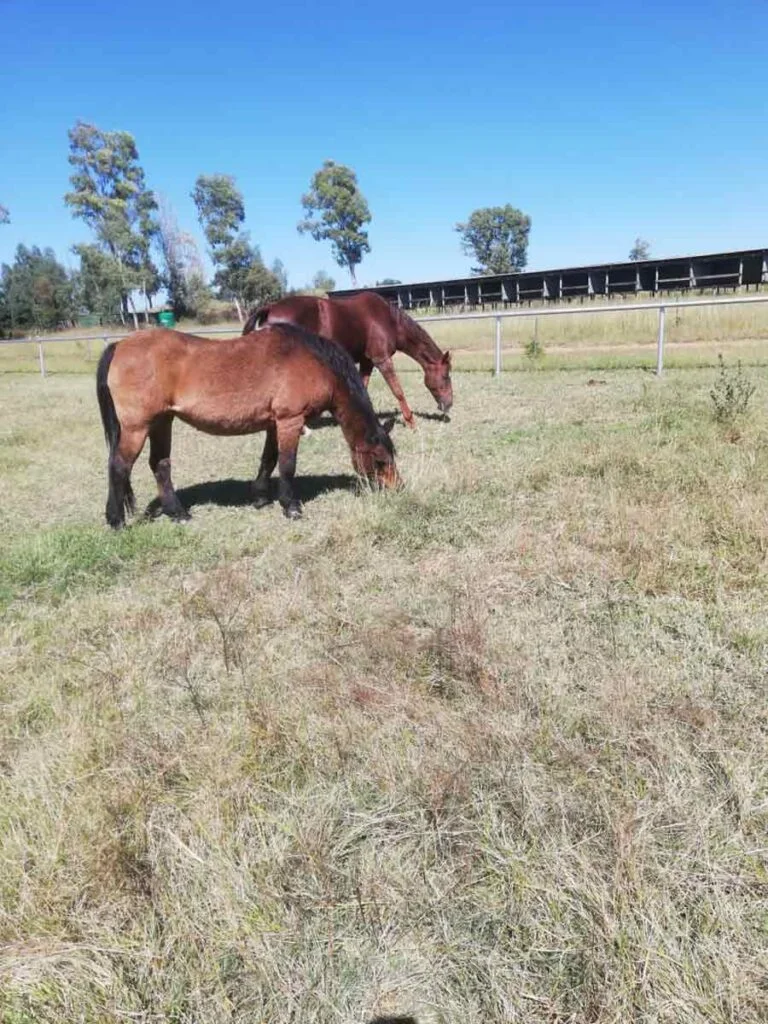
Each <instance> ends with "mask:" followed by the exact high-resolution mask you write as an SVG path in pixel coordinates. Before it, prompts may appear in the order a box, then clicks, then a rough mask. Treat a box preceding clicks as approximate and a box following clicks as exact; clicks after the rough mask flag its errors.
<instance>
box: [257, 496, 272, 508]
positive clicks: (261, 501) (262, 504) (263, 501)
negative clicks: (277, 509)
mask: <svg viewBox="0 0 768 1024" xmlns="http://www.w3.org/2000/svg"><path fill="white" fill-rule="evenodd" d="M269 504H270V501H269V498H268V497H267V496H266V494H257V495H256V497H255V498H254V499H253V507H254V508H266V507H267V505H269Z"/></svg>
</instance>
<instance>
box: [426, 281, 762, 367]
mask: <svg viewBox="0 0 768 1024" xmlns="http://www.w3.org/2000/svg"><path fill="white" fill-rule="evenodd" d="M758 302H768V295H751V296H747V295H734V296H733V297H732V298H728V299H691V300H689V301H687V302H627V303H624V304H623V305H620V306H579V307H578V308H577V309H567V308H564V307H562V306H560V307H558V308H556V309H509V310H504V312H502V313H499V312H493V313H455V314H454V315H449V316H421V317H419V323H424V322H425V321H433V322H440V321H447V320H495V321H496V340H495V345H494V369H493V372H494V375H495V376H498V375H499V374H500V373H501V355H502V326H501V324H502V320H511V319H513V318H515V317H534V318H538V317H540V316H583V315H587V314H588V315H590V316H594V315H595V314H598V313H600V314H602V313H605V314H609V313H634V312H636V311H637V312H640V311H642V310H649V309H655V310H658V314H659V326H658V331H657V334H656V373H657V374H658V375H659V376H661V374H662V372H663V370H664V329H665V324H666V312H667V310H668V309H670V310H672V309H674V310H680V309H691V308H693V307H694V306H746V305H751V304H752V303H758Z"/></svg>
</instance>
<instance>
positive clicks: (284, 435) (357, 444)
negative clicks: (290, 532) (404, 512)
mask: <svg viewBox="0 0 768 1024" xmlns="http://www.w3.org/2000/svg"><path fill="white" fill-rule="evenodd" d="M96 391H97V395H98V399H99V406H100V408H101V418H102V422H103V424H104V433H105V435H106V438H107V444H108V446H109V497H108V500H107V522H108V523H109V525H110V526H113V527H120V526H123V524H124V523H125V512H126V509H127V510H128V511H133V509H134V508H135V502H134V498H133V490H132V488H131V469H132V467H133V464H134V462H135V461H136V459H137V458H138V456H139V454H140V453H141V450H142V448H143V447H144V442H145V441H146V439H147V437H149V465H150V467H151V469H152V472H153V473H154V474H155V479H156V480H157V489H158V494H159V496H160V502H161V506H162V510H163V512H165V513H166V515H169V516H171V517H172V518H174V519H188V518H189V515H188V513H187V510H186V509H185V508H184V506H183V505H182V504H181V502H180V501H179V499H178V496H177V495H176V492H175V491H174V489H173V484H172V483H171V461H170V460H171V426H172V424H173V419H174V417H175V416H178V418H179V419H180V420H183V421H184V422H185V423H189V424H191V426H193V427H197V429H198V430H204V431H206V433H209V434H252V433H255V432H256V431H259V430H265V431H266V432H267V439H266V442H265V444H264V453H263V455H262V457H261V466H260V468H259V475H258V476H257V478H256V480H255V483H254V485H253V491H254V504H255V505H256V507H257V508H261V507H263V506H264V505H266V504H268V500H269V499H268V493H269V478H270V476H271V475H272V472H273V471H274V468H275V464H276V463H279V466H280V489H279V495H280V504H281V505H282V507H283V511H284V513H285V515H286V516H288V518H289V519H295V518H298V517H299V516H300V515H301V505H300V504H299V502H298V500H297V499H296V497H295V496H294V493H293V477H294V474H295V472H296V451H297V448H298V444H299V436H300V434H301V431H302V427H303V426H304V421H305V420H306V419H307V418H308V417H310V416H316V415H317V414H318V413H321V412H323V411H324V410H326V409H330V410H331V412H332V413H333V415H334V416H335V417H336V419H337V420H338V422H339V423H340V424H341V429H342V431H343V433H344V437H345V438H346V441H347V444H348V445H349V447H350V451H351V452H352V464H353V466H354V468H355V470H356V472H357V473H359V474H360V475H361V476H365V477H368V478H369V479H370V480H372V481H373V482H375V483H377V484H380V485H381V486H384V487H393V486H399V484H400V477H399V475H398V472H397V468H396V466H395V458H394V455H395V450H394V448H393V446H392V441H391V440H390V438H389V430H391V429H392V423H393V422H394V420H392V421H391V422H390V423H389V424H388V425H386V426H383V425H382V424H381V423H379V421H378V419H377V417H376V414H375V413H374V411H373V406H372V405H371V401H370V399H369V397H368V394H367V392H366V390H365V388H363V386H362V382H361V380H360V376H359V374H358V372H357V369H356V368H355V365H354V363H353V362H352V360H351V359H350V358H349V356H348V355H347V353H346V352H344V351H343V350H342V349H341V348H339V346H338V345H334V344H333V342H331V341H328V340H327V339H325V338H318V337H316V336H315V335H313V334H309V333H307V332H306V331H302V330H301V329H300V328H298V327H293V326H291V325H289V324H279V325H277V326H275V327H270V328H268V329H265V330H262V331H259V332H257V333H256V334H255V335H252V336H249V337H245V338H243V337H239V338H232V339H228V340H227V341H218V340H216V341H214V340H212V339H210V338H197V337H195V336H194V335H191V334H181V333H180V332H178V331H169V330H147V331H139V332H138V333H137V334H132V335H131V336H130V337H128V338H124V339H123V340H122V341H118V342H115V343H113V344H112V345H109V347H108V348H106V349H105V350H104V352H103V354H102V356H101V359H100V360H99V366H98V370H97V372H96Z"/></svg>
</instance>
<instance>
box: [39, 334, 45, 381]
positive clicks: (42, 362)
mask: <svg viewBox="0 0 768 1024" xmlns="http://www.w3.org/2000/svg"><path fill="white" fill-rule="evenodd" d="M37 354H38V357H39V359H40V376H41V377H45V353H44V352H43V343H42V341H38V343H37Z"/></svg>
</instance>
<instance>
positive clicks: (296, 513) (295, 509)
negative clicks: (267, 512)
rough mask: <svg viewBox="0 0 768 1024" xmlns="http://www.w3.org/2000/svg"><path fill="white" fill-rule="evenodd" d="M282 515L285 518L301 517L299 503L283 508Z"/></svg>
mask: <svg viewBox="0 0 768 1024" xmlns="http://www.w3.org/2000/svg"><path fill="white" fill-rule="evenodd" d="M283 515H284V516H285V518H286V519H301V516H302V511H301V505H289V506H288V508H284V509H283Z"/></svg>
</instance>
